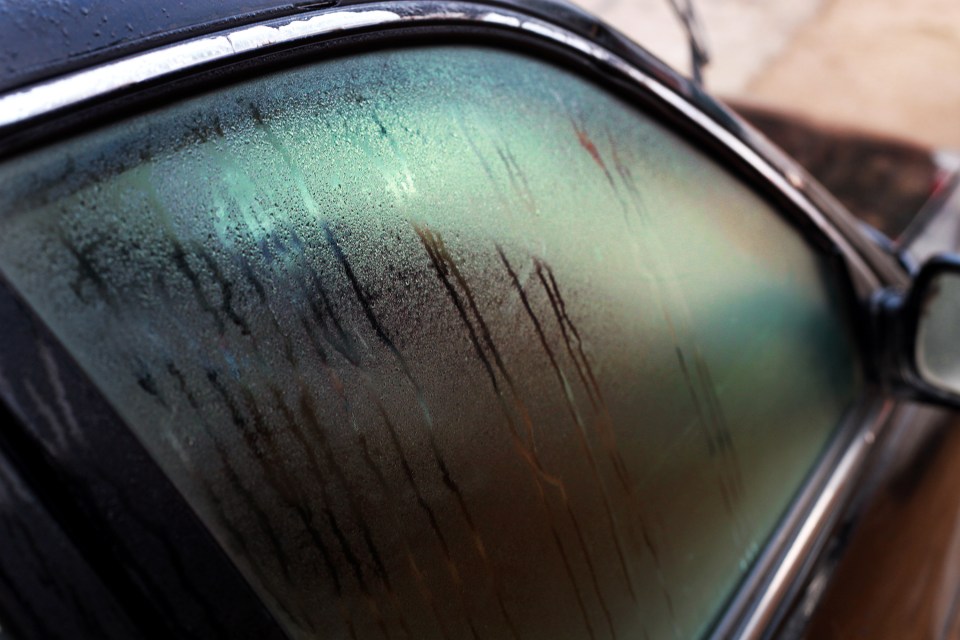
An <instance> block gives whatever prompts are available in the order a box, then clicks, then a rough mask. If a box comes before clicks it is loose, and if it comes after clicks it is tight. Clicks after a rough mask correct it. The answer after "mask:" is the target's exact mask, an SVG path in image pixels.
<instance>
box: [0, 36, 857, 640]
mask: <svg viewBox="0 0 960 640" xmlns="http://www.w3.org/2000/svg"><path fill="white" fill-rule="evenodd" d="M0 180H2V182H3V184H4V185H7V186H8V188H5V189H4V190H3V192H2V193H0V269H2V271H3V274H4V275H5V276H6V277H7V278H9V280H10V281H11V282H12V283H13V284H14V285H15V286H16V287H17V288H18V289H19V290H20V291H21V292H22V293H23V295H24V296H25V297H26V298H27V300H28V301H29V302H30V304H31V305H33V307H34V308H35V309H36V310H37V312H38V313H39V314H40V315H41V317H43V318H44V319H45V320H46V321H47V322H48V323H49V324H50V326H51V328H52V329H53V331H54V332H55V333H56V334H57V335H58V336H59V337H60V338H61V339H62V340H63V342H64V343H65V345H66V346H67V347H68V348H69V349H70V350H71V351H72V353H73V354H74V355H75V357H76V358H77V359H78V361H79V362H80V363H81V364H82V365H83V366H84V367H85V368H86V370H87V371H88V372H89V373H90V375H91V376H92V377H93V379H94V380H96V381H97V383H98V384H99V385H100V387H101V388H102V389H103V390H104V393H105V394H106V395H107V397H108V398H109V399H110V400H111V401H112V403H113V404H114V405H115V406H116V408H117V410H118V411H119V412H120V413H121V414H122V415H123V416H124V418H125V419H126V420H127V421H128V422H129V424H130V425H131V428H132V429H133V430H134V431H135V433H136V434H137V435H138V437H139V438H140V439H141V440H142V441H143V443H144V444H145V445H146V447H147V448H148V449H149V450H150V451H151V453H152V454H153V455H154V456H155V457H156V459H157V460H158V462H159V463H160V464H161V466H162V467H163V468H164V469H165V470H166V471H167V472H168V473H169V474H170V476H171V477H172V478H173V479H174V481H175V483H176V484H177V486H178V487H179V488H180V490H181V491H182V492H183V494H184V495H185V496H186V497H187V499H188V500H189V501H190V503H191V504H192V505H193V506H194V508H195V509H196V510H197V512H198V513H199V515H200V517H201V518H202V519H203V520H204V522H206V523H207V524H208V525H209V526H210V528H211V529H212V531H213V532H214V534H215V535H216V536H217V538H218V539H219V540H220V541H221V543H222V544H223V545H224V547H225V548H226V549H227V550H228V552H229V553H230V555H231V557H232V558H233V559H234V560H235V561H236V562H237V564H238V566H240V568H241V570H242V571H243V572H244V574H245V575H246V576H247V578H248V579H249V580H250V582H251V584H253V585H254V587H255V588H256V589H257V591H258V592H259V593H260V594H261V595H262V597H263V598H264V599H265V601H266V602H267V603H268V605H269V606H270V608H271V610H272V611H273V612H274V613H275V615H277V617H278V619H279V620H280V621H281V622H282V624H283V625H284V627H285V628H286V629H287V630H288V631H289V632H290V634H291V635H292V636H293V637H295V638H313V637H324V638H327V637H329V638H339V637H345V638H347V637H355V638H381V637H395V636H396V637H403V636H409V637H417V638H427V637H444V638H454V637H458V638H459V637H475V638H492V637H497V638H499V637H507V638H509V637H517V638H551V639H552V638H582V637H587V638H608V637H618V638H635V637H690V636H696V635H698V634H700V633H701V632H702V631H703V630H704V629H705V628H706V627H707V625H708V624H709V623H710V621H711V620H712V619H713V617H714V616H715V615H716V613H717V612H718V610H719V609H720V608H721V607H722V605H723V603H724V601H725V599H726V598H727V597H728V595H729V594H730V592H731V590H732V589H733V588H734V587H735V586H736V584H737V582H738V580H739V579H740V577H741V576H742V574H743V572H744V571H745V570H746V569H747V568H748V567H749V565H750V563H751V561H752V560H753V559H754V557H755V555H756V553H757V552H758V550H759V548H760V546H761V545H762V544H763V543H764V541H765V540H766V538H767V537H768V535H769V533H770V531H771V530H772V528H773V526H774V525H775V524H776V522H777V520H778V518H779V517H780V516H781V514H782V513H783V511H784V509H785V508H786V506H787V505H788V504H789V501H790V500H791V498H792V496H793V495H794V494H795V492H796V490H797V488H798V487H799V486H800V485H801V483H802V480H803V478H804V477H805V474H806V473H807V472H808V471H809V470H810V468H811V467H812V465H813V464H814V462H815V460H816V458H817V456H818V454H819V452H820V451H821V450H822V448H823V446H824V444H825V443H826V442H827V441H828V439H829V437H830V435H831V434H832V432H833V430H834V428H835V427H836V426H837V424H838V423H839V421H840V419H841V417H842V415H843V413H844V411H845V409H846V408H847V407H848V405H849V404H850V403H851V402H852V400H853V398H854V397H855V394H856V391H857V389H858V384H859V383H858V381H857V374H856V370H857V367H856V362H855V358H854V356H853V353H852V348H851V345H850V342H849V340H848V337H847V335H846V330H845V328H844V325H843V323H842V319H841V317H840V315H841V314H840V312H839V305H838V302H837V299H836V298H837V295H836V289H837V287H836V286H835V285H836V283H835V282H834V281H833V276H831V275H830V274H829V272H828V270H827V269H826V267H825V264H826V262H825V261H823V260H821V259H820V258H818V257H817V256H816V255H815V254H814V253H813V252H812V251H811V249H810V248H809V247H808V246H806V245H805V244H804V242H803V241H802V240H801V238H800V236H799V234H798V233H796V232H795V231H794V230H793V229H792V228H791V227H789V226H788V225H787V224H786V223H785V222H784V221H783V220H781V219H780V218H779V217H778V216H777V214H776V213H775V212H773V211H772V210H771V209H770V207H769V206H768V205H766V204H765V203H764V202H763V201H761V200H760V199H758V198H757V197H756V196H755V195H753V194H752V193H751V192H750V191H749V190H747V189H746V188H744V187H743V186H741V185H740V184H739V183H737V182H736V181H735V180H734V179H733V178H731V177H730V176H729V175H727V174H726V173H725V172H724V171H723V170H721V169H720V168H718V167H717V166H715V165H714V164H713V163H712V162H711V161H709V160H707V159H706V158H705V157H703V156H702V155H700V154H699V153H697V152H696V151H695V150H693V149H692V148H691V147H690V146H688V145H687V144H686V143H684V142H682V141H681V140H680V139H679V138H677V137H675V136H674V135H672V134H671V133H669V132H667V131H665V130H664V129H663V127H662V126H661V125H658V124H656V123H655V122H653V121H651V120H650V119H648V118H647V117H645V116H644V115H642V114H641V113H638V112H637V111H635V110H633V109H632V108H631V107H629V106H628V105H626V104H625V103H623V102H622V101H620V100H618V99H617V98H615V97H613V96H611V95H609V94H606V93H604V92H602V91H601V90H599V89H598V88H596V87H595V86H594V85H591V84H590V83H588V82H586V81H584V80H582V79H580V78H579V77H577V76H574V75H571V74H569V73H567V72H565V71H562V70H560V69H558V68H555V67H552V66H550V65H548V64H546V63H542V62H538V61H535V60H532V59H529V58H525V57H522V56H519V55H518V54H514V53H506V52H498V51H494V50H489V49H482V48H471V47H443V48H434V49H407V50H402V51H395V52H379V53H371V54H366V55H362V56H357V57H354V58H350V59H343V60H333V61H328V62H324V63H321V64H316V65H314V66H312V67H310V68H304V69H299V70H295V71H288V72H284V73H281V74H277V75H272V76H269V77H265V78H262V79H259V80H255V81H249V82H246V83H244V84H241V85H238V86H235V87H232V88H229V89H224V90H221V91H219V92H218V93H216V94H215V95H208V96H204V97H199V98H196V99H192V100H189V101H186V102H184V103H181V104H179V105H177V106H174V107H171V108H168V109H165V110H163V111H162V112H156V113H152V114H148V115H146V116H143V117H139V118H137V119H135V120H133V121H130V122H127V123H124V124H122V125H118V126H116V127H114V128H112V129H109V130H105V131H101V132H98V133H94V134H90V135H88V136H86V137H84V138H80V139H77V140H75V141H71V142H68V143H63V144H62V145H59V146H56V147H53V148H50V149H48V150H46V151H44V152H42V153H36V154H34V155H32V156H30V157H27V158H22V159H19V160H18V161H17V163H16V164H11V165H8V166H5V167H2V168H0Z"/></svg>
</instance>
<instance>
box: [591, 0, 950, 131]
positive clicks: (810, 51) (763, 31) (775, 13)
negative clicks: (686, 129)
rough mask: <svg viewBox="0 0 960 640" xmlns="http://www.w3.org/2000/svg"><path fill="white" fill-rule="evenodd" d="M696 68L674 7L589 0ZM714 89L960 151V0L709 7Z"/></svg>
mask: <svg viewBox="0 0 960 640" xmlns="http://www.w3.org/2000/svg"><path fill="white" fill-rule="evenodd" d="M579 1H580V4H582V5H584V6H585V7H587V8H588V9H590V10H592V11H594V12H596V13H598V14H600V15H602V16H603V17H604V18H605V19H607V21H608V22H610V23H611V24H613V25H614V26H616V27H618V28H619V29H621V30H622V31H625V32H627V33H628V34H629V35H631V36H632V37H634V38H635V39H636V40H638V41H639V42H641V44H644V45H645V46H647V48H649V49H650V50H652V51H653V52H654V53H656V54H657V55H660V56H661V57H663V58H664V59H665V60H667V61H668V62H670V63H671V64H673V65H674V66H678V67H681V68H686V65H687V64H688V62H687V53H686V45H685V43H684V40H683V37H682V32H681V30H680V28H679V26H678V23H677V22H676V20H675V18H674V17H673V14H672V13H671V11H670V10H669V5H668V0H579ZM697 5H698V7H699V9H700V13H701V15H702V17H703V22H704V24H705V29H706V32H707V39H708V42H709V43H710V45H711V49H712V51H713V54H714V63H713V65H712V66H711V68H710V69H708V73H707V84H708V87H709V88H710V89H712V90H713V91H714V92H716V93H718V94H720V95H723V96H726V97H729V98H734V99H737V100H740V101H742V102H743V101H745V102H748V103H753V104H757V105H761V106H766V107H774V108H778V109H782V110H786V111H791V112H796V113H798V114H800V115H803V116H806V117H808V118H811V119H813V120H814V121H817V122H825V123H829V124H835V125H838V126H843V127H852V128H855V129H859V130H863V131H865V132H868V133H881V134H887V135H893V136H895V137H900V138H904V139H908V140H912V141H915V142H920V143H925V144H928V145H932V146H938V147H943V146H947V147H952V148H960V2H958V1H957V0H805V1H803V2H797V1H796V0H698V2H697Z"/></svg>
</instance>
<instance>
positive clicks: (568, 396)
mask: <svg viewBox="0 0 960 640" xmlns="http://www.w3.org/2000/svg"><path fill="white" fill-rule="evenodd" d="M496 249H497V254H498V255H499V256H500V261H501V262H502V263H503V266H504V267H505V268H506V270H507V273H508V274H509V276H510V281H511V282H512V284H513V287H514V289H515V290H516V292H517V294H518V295H519V296H520V301H521V303H522V304H523V307H524V309H525V310H526V312H527V316H528V317H529V318H530V321H531V322H532V323H533V326H534V330H535V331H536V333H537V337H538V339H539V341H540V345H541V347H542V348H543V350H544V353H545V354H546V355H547V358H548V360H549V361H550V365H551V367H552V369H553V371H554V373H555V374H556V375H557V378H558V380H559V381H560V385H561V387H562V388H563V390H564V397H565V398H566V401H567V405H568V410H569V411H570V413H571V416H572V417H573V419H574V422H575V423H576V425H577V427H578V429H577V434H578V436H579V438H580V444H581V448H582V449H583V451H584V453H585V455H586V457H587V460H588V462H589V465H590V467H591V469H592V470H593V473H594V475H595V477H596V479H597V480H598V482H600V485H599V486H600V489H601V492H602V493H605V490H604V486H603V483H602V481H601V480H600V474H599V470H598V469H597V466H596V460H595V459H594V458H593V455H592V453H591V451H590V447H589V445H588V443H587V442H586V440H585V438H586V435H585V433H584V430H583V428H582V422H581V421H580V418H579V416H578V414H577V411H576V407H575V406H574V402H573V398H572V396H571V394H570V387H569V384H568V383H567V381H566V377H565V376H564V375H563V372H562V371H561V369H560V366H559V365H558V364H557V360H556V357H555V356H554V353H553V349H551V348H550V344H549V342H548V341H547V338H546V335H545V334H544V331H543V327H542V325H541V322H540V320H539V318H538V317H537V315H536V313H535V312H534V311H533V307H532V306H531V305H530V300H529V298H528V296H527V294H526V292H525V291H524V289H523V285H521V284H520V279H519V278H518V277H517V273H516V271H515V270H514V268H513V266H512V265H511V264H510V261H509V260H508V259H507V256H506V253H504V251H503V248H502V247H501V246H500V245H497V246H496ZM604 497H605V498H606V496H605V495H604ZM564 503H565V508H566V512H567V515H568V517H569V518H570V521H571V523H572V525H573V529H574V531H575V532H576V536H577V542H578V543H579V545H580V551H581V553H582V554H583V557H584V560H585V562H586V563H587V568H588V570H589V573H590V579H591V583H592V585H593V588H594V591H595V592H596V596H597V600H598V602H599V603H600V607H601V609H602V610H603V613H604V616H605V618H606V621H607V625H608V627H609V629H610V634H611V636H613V637H614V638H615V637H616V630H615V628H614V625H613V619H612V617H611V615H610V610H609V607H608V606H607V603H606V601H605V600H604V597H603V593H602V592H601V590H600V585H599V581H598V578H597V573H596V569H595V568H594V565H593V559H592V558H591V556H590V553H589V550H588V548H587V545H586V541H585V539H584V537H583V530H582V527H581V526H580V523H579V521H578V519H577V517H576V515H575V514H574V512H573V509H572V507H571V505H570V502H569V500H567V499H566V497H564ZM607 507H608V508H609V504H607ZM613 535H614V539H615V540H618V538H617V534H616V531H614V532H613ZM618 544H619V542H618ZM622 557H623V556H622V555H621V558H622ZM622 568H623V571H624V572H628V570H627V567H626V565H625V562H624V564H623V565H622ZM627 581H628V584H629V574H628V577H627Z"/></svg>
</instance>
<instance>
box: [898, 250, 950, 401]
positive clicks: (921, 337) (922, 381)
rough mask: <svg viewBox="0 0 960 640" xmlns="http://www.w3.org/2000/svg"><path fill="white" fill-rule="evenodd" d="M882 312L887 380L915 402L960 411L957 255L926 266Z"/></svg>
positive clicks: (932, 261)
mask: <svg viewBox="0 0 960 640" xmlns="http://www.w3.org/2000/svg"><path fill="white" fill-rule="evenodd" d="M883 307H884V309H885V311H884V313H883V315H884V316H885V318H884V319H883V320H881V322H882V324H884V325H886V326H887V327H888V329H887V330H886V331H882V335H883V337H884V339H883V342H884V343H885V344H884V345H883V346H884V349H885V350H886V351H887V354H888V359H887V363H886V364H887V366H886V367H884V368H885V369H887V372H886V373H887V376H886V377H887V379H888V380H889V381H890V382H892V383H893V385H894V387H895V388H898V390H899V391H901V392H905V395H908V396H910V397H913V398H915V399H917V400H923V401H928V402H930V401H932V402H937V403H939V404H946V405H950V406H954V407H960V255H939V256H935V257H933V258H931V259H930V260H928V261H927V262H926V263H924V265H923V267H921V269H920V272H919V274H917V276H916V278H915V279H914V281H913V285H912V287H911V288H910V291H909V292H907V294H906V296H893V297H890V298H887V299H886V300H885V301H884V302H883ZM891 356H892V357H891Z"/></svg>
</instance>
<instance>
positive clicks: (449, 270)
mask: <svg viewBox="0 0 960 640" xmlns="http://www.w3.org/2000/svg"><path fill="white" fill-rule="evenodd" d="M415 230H416V231H417V234H418V236H419V237H420V239H421V242H422V243H423V245H424V249H425V250H426V252H427V255H428V256H429V258H430V260H431V263H432V264H433V266H434V269H435V270H436V272H437V276H438V278H439V279H440V280H441V282H442V283H443V285H444V288H445V289H446V290H447V293H448V295H449V296H450V298H451V300H452V301H453V303H454V306H455V308H456V309H457V312H458V315H459V316H460V318H461V320H462V322H463V323H464V325H465V326H466V327H467V331H468V334H469V336H470V338H471V343H472V344H473V347H474V349H475V351H476V352H477V356H478V358H479V359H480V361H481V362H482V363H483V365H484V369H485V370H486V371H487V373H488V375H489V377H490V380H491V386H492V387H493V389H494V394H495V395H496V397H497V400H498V403H499V405H500V410H501V412H502V413H503V415H504V418H505V420H506V424H507V429H508V431H509V434H510V437H511V442H512V443H513V445H514V448H515V449H516V450H517V452H518V453H519V455H520V457H521V459H522V460H524V462H526V464H527V467H528V469H530V472H531V475H532V480H533V483H534V487H535V489H536V491H537V497H538V498H539V501H540V505H541V507H542V508H543V510H544V513H545V515H546V517H547V523H548V525H549V527H550V529H551V535H552V537H553V540H554V543H555V545H556V549H557V552H558V554H559V556H560V559H561V561H562V563H563V565H564V567H565V570H566V573H567V577H568V579H569V580H570V584H571V587H572V588H573V591H574V594H575V597H576V599H577V602H578V604H579V606H580V610H581V613H582V615H583V619H584V624H585V626H586V628H587V630H588V632H589V633H590V635H591V637H593V635H594V632H593V628H592V626H591V624H590V620H589V616H588V615H587V611H586V606H585V604H584V602H583V595H582V594H581V592H580V587H579V585H578V583H577V580H576V577H575V575H574V572H573V568H572V565H571V564H570V559H569V557H568V554H567V551H566V549H565V548H564V545H563V542H562V539H561V536H560V533H559V530H558V528H557V523H556V518H555V516H554V515H553V510H552V508H551V507H550V504H549V501H548V499H547V495H546V491H545V488H544V483H545V482H546V483H548V484H550V485H551V486H553V487H554V488H555V489H557V491H558V492H559V494H560V498H561V500H562V501H563V503H564V504H565V505H567V511H568V512H569V511H570V510H569V501H568V499H567V494H566V489H565V487H564V486H563V484H562V482H561V481H560V479H559V478H554V477H553V476H551V475H550V474H548V473H547V472H546V470H545V469H544V467H543V464H542V463H541V461H540V460H539V457H538V456H537V454H536V451H535V448H534V447H533V436H532V433H533V426H532V421H531V420H530V418H529V411H527V409H526V407H525V405H524V403H523V400H522V398H521V397H520V395H519V393H517V390H516V388H515V386H514V385H513V381H512V379H511V378H510V375H509V372H508V371H507V369H506V366H505V365H504V363H503V360H502V359H501V358H500V355H499V351H498V350H497V348H496V345H495V344H494V342H493V339H492V336H491V335H490V332H489V329H488V328H487V326H486V322H485V320H483V316H482V314H481V313H480V311H479V308H478V307H477V304H476V300H475V299H474V297H473V293H472V292H471V290H470V288H469V286H468V285H467V282H466V279H465V278H463V276H462V274H460V271H459V268H457V266H456V263H455V262H454V260H453V259H452V257H451V256H450V254H449V252H448V251H447V249H446V246H445V245H444V244H443V241H442V239H441V238H440V237H439V236H438V235H437V234H434V233H433V232H431V231H430V230H429V229H427V228H425V227H422V226H416V227H415ZM451 274H454V280H456V282H457V283H458V284H459V285H460V286H461V287H462V288H463V290H464V292H465V295H466V296H467V299H468V303H467V305H465V304H464V303H463V301H462V300H461V298H460V294H459V293H458V291H457V289H456V287H454V285H453V282H451V280H450V275H451ZM468 306H469V308H470V310H471V312H472V315H473V319H472V320H471V317H470V314H468V312H467V307H468ZM474 323H476V324H477V325H478V326H479V327H480V330H479V331H480V333H481V334H482V335H483V336H484V344H485V345H486V347H487V348H488V349H489V350H490V351H491V352H492V354H493V357H494V362H496V365H497V369H498V371H500V374H501V375H502V376H503V377H504V378H505V380H506V381H507V383H508V387H509V389H510V392H511V395H512V397H513V398H514V401H515V403H516V404H517V406H518V407H519V412H520V413H521V415H523V416H525V418H526V421H527V423H528V430H529V433H530V440H529V442H525V441H524V440H523V438H522V437H521V435H520V433H519V431H518V430H517V427H516V424H515V422H514V418H513V415H512V414H511V412H510V410H509V408H508V406H507V404H506V401H505V398H504V394H503V391H502V389H501V387H500V385H499V383H498V381H497V377H496V374H495V373H494V368H493V366H492V365H491V364H490V360H489V359H488V358H487V356H486V353H485V351H484V348H483V346H481V343H480V341H479V340H478V339H477V329H475V328H474ZM571 513H572V512H571ZM588 562H589V559H588ZM502 611H503V613H504V616H505V617H507V615H506V608H505V607H503V608H502Z"/></svg>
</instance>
